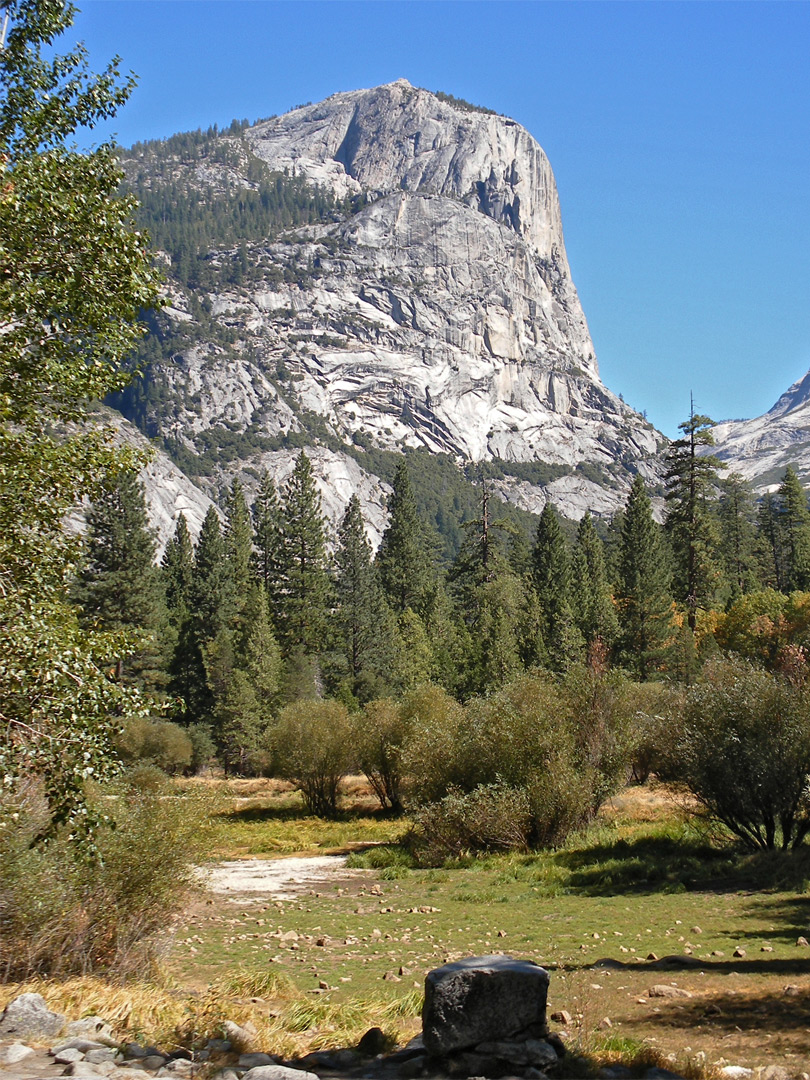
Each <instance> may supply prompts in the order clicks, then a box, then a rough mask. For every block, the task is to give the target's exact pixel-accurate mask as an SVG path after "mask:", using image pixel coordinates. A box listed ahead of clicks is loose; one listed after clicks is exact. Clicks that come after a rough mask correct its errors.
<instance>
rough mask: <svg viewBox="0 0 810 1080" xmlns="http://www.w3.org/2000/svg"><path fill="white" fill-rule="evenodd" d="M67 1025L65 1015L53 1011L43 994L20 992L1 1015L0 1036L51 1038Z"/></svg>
mask: <svg viewBox="0 0 810 1080" xmlns="http://www.w3.org/2000/svg"><path fill="white" fill-rule="evenodd" d="M64 1026H65V1017H64V1016H61V1015H60V1014H59V1013H55V1012H52V1011H51V1010H50V1009H49V1008H48V1006H47V1005H46V1003H45V998H43V997H42V995H41V994H20V996H19V997H16V998H14V1000H13V1001H10V1002H9V1003H8V1005H6V1007H5V1010H4V1011H3V1015H2V1016H0V1037H4V1036H8V1035H12V1036H14V1037H16V1038H20V1037H22V1038H29V1039H49V1038H51V1037H52V1036H54V1035H58V1034H59V1032H60V1031H61V1030H62V1028H63V1027H64Z"/></svg>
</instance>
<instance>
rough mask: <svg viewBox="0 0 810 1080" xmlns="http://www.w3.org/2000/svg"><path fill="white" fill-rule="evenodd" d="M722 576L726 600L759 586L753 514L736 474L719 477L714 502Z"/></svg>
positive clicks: (744, 485)
mask: <svg viewBox="0 0 810 1080" xmlns="http://www.w3.org/2000/svg"><path fill="white" fill-rule="evenodd" d="M717 516H718V521H719V526H720V538H721V543H722V556H723V564H724V576H725V579H726V581H727V582H728V584H729V599H730V600H731V601H733V600H736V599H737V598H738V597H739V596H742V595H744V594H745V593H748V592H752V591H754V590H756V589H757V588H759V586H760V580H759V573H758V569H759V567H758V562H759V560H758V550H757V548H758V545H757V535H756V521H755V519H756V515H755V510H754V503H753V499H752V498H751V490H750V488H749V486H748V484H747V483H746V481H745V479H744V478H743V477H742V476H741V475H740V474H739V473H731V474H729V475H728V476H726V477H723V479H722V480H720V499H719V502H718V505H717Z"/></svg>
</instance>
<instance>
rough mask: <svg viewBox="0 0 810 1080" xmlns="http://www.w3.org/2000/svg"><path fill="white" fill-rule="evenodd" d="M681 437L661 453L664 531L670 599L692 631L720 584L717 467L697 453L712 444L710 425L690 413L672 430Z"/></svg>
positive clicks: (713, 459) (716, 461) (705, 418)
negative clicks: (671, 569)
mask: <svg viewBox="0 0 810 1080" xmlns="http://www.w3.org/2000/svg"><path fill="white" fill-rule="evenodd" d="M678 426H679V428H680V429H681V431H682V432H683V437H682V438H680V439H676V440H675V441H674V442H673V443H671V444H670V446H669V449H668V450H667V458H666V460H667V472H666V485H667V492H666V500H667V516H666V530H667V533H668V535H669V538H670V542H671V544H672V550H673V553H674V557H675V575H674V580H673V585H674V592H675V596H676V598H677V599H678V600H680V601H682V602H683V603H684V604H685V606H686V616H687V621H688V623H689V628H690V630H692V631H693V632H694V629H695V626H696V624H697V610H698V608H699V607H703V606H706V605H708V604H711V603H712V601H713V600H714V597H715V593H716V592H717V590H718V588H719V586H720V585H721V583H722V565H721V563H720V560H719V559H718V557H717V553H718V551H719V548H720V534H719V530H718V527H717V520H716V515H715V511H714V505H713V504H714V502H715V501H716V497H717V487H718V483H719V481H718V476H717V470H718V469H720V468H724V466H723V464H722V462H721V461H720V460H719V459H718V458H716V457H714V456H713V455H710V454H704V453H701V452H700V451H701V449H702V448H705V447H708V446H713V445H714V436H713V435H712V428H713V427H714V421H713V420H710V419H709V417H708V416H701V415H699V414H697V413H695V411H694V408H692V410H691V412H690V416H689V419H688V420H685V421H684V423H682V424H679V425H678Z"/></svg>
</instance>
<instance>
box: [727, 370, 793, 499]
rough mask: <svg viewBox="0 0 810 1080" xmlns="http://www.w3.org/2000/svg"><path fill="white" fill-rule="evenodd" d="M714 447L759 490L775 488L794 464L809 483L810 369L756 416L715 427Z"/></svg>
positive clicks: (763, 491) (730, 470) (733, 468)
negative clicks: (787, 469)
mask: <svg viewBox="0 0 810 1080" xmlns="http://www.w3.org/2000/svg"><path fill="white" fill-rule="evenodd" d="M714 439H715V443H716V446H715V448H714V449H713V450H712V453H715V454H716V455H717V457H719V458H720V460H721V461H723V462H725V463H726V466H727V470H728V472H737V473H740V474H741V475H742V476H744V477H745V479H746V480H748V481H749V482H750V484H751V485H752V487H753V488H754V490H755V491H756V492H757V494H764V493H765V492H767V491H775V490H776V488H777V487H778V486H779V484H780V483H781V481H782V478H783V476H784V474H785V469H786V468H787V466H788V465H792V466H793V467H794V469H796V471H797V472H798V474H799V476H800V478H801V479H802V482H803V483H804V484H805V486H807V484H808V478H810V371H808V372H807V373H806V374H805V375H803V376H802V378H801V379H798V380H797V381H796V382H795V383H794V384H793V385H792V386H791V387H790V388H789V389H788V390H786V391H785V393H784V394H782V396H781V397H780V398H779V400H778V401H777V402H776V404H775V405H774V406H773V407H772V408H770V409H769V410H768V412H766V413H764V414H763V415H762V416H758V417H756V418H755V419H754V420H726V421H724V422H723V423H722V424H718V425H717V426H716V427H715V428H714Z"/></svg>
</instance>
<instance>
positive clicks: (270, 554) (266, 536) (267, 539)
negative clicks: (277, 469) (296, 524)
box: [251, 469, 283, 610]
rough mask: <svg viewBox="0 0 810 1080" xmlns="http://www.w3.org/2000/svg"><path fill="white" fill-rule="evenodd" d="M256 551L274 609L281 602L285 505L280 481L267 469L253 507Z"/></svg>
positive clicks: (258, 568) (256, 562)
mask: <svg viewBox="0 0 810 1080" xmlns="http://www.w3.org/2000/svg"><path fill="white" fill-rule="evenodd" d="M251 513H252V516H253V537H254V553H253V566H254V570H255V573H256V575H257V576H258V578H259V580H260V581H261V583H262V585H263V586H264V591H265V594H266V595H267V599H268V602H269V604H270V607H271V609H272V610H275V609H276V608H277V607H278V605H279V603H280V588H281V567H282V558H283V555H282V523H281V507H280V505H279V501H278V493H277V492H276V485H275V484H274V483H273V481H272V479H271V477H270V474H269V473H268V472H267V470H266V469H265V470H264V472H263V473H262V477H261V483H260V485H259V492H258V494H257V496H256V501H255V502H254V504H253V508H252V511H251Z"/></svg>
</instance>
